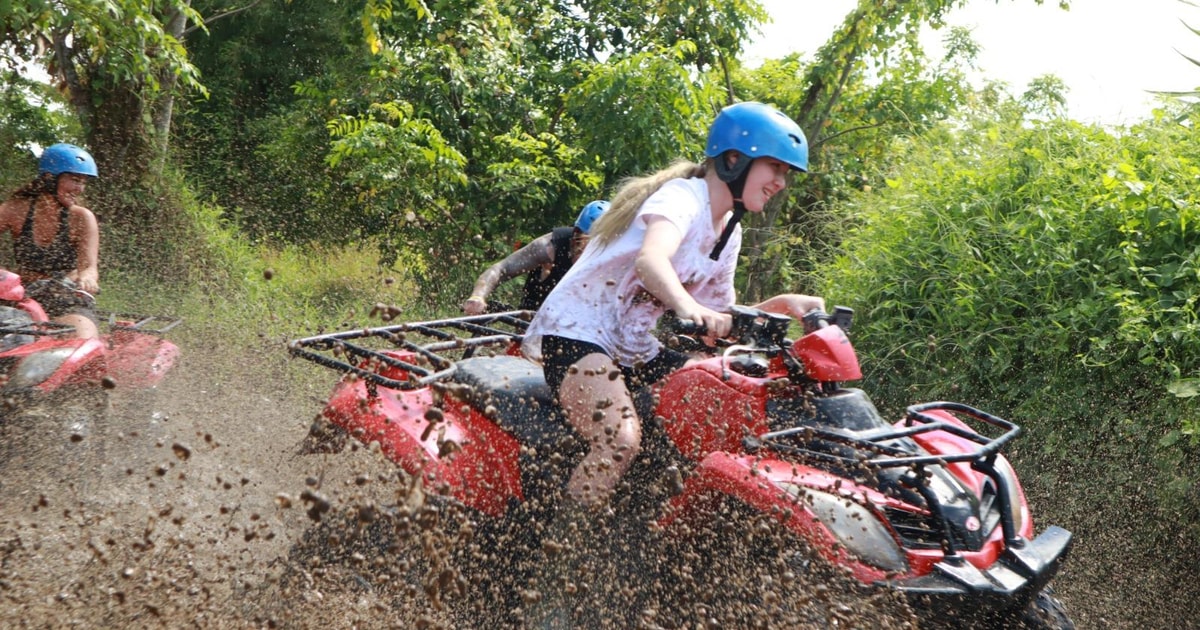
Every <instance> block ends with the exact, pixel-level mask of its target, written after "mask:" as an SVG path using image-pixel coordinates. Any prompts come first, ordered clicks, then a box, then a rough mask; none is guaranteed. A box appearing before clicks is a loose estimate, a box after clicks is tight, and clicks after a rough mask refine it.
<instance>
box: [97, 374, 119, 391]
mask: <svg viewBox="0 0 1200 630" xmlns="http://www.w3.org/2000/svg"><path fill="white" fill-rule="evenodd" d="M100 387H103V388H104V389H116V387H117V382H116V381H114V380H113V378H112V377H111V376H105V377H104V378H102V379H100Z"/></svg>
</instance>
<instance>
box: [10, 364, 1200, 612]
mask: <svg viewBox="0 0 1200 630" xmlns="http://www.w3.org/2000/svg"><path fill="white" fill-rule="evenodd" d="M210 354H211V355H214V356H239V357H249V356H253V357H259V358H256V359H254V360H252V361H243V362H241V363H239V364H238V365H230V364H228V363H224V364H220V365H215V364H211V363H209V364H206V363H205V362H204V360H203V357H204V356H209V355H210ZM184 356H185V357H187V360H185V361H184V362H182V363H181V364H180V365H179V366H178V367H177V370H176V372H175V373H173V374H172V375H171V376H170V377H169V378H168V379H167V380H166V382H164V384H163V385H162V386H161V388H160V391H158V392H157V395H156V396H153V397H149V398H147V397H143V396H136V395H133V394H132V393H131V392H125V391H123V390H121V388H120V387H117V388H115V389H114V390H112V392H111V408H110V409H109V410H108V411H107V414H106V419H105V420H104V421H103V422H101V423H98V424H97V425H96V428H95V430H93V431H92V432H91V433H90V434H88V435H78V434H73V433H70V432H68V431H62V430H60V429H58V428H55V427H58V426H59V425H60V424H61V423H59V422H57V421H58V420H62V418H59V417H56V416H54V415H53V414H50V415H48V416H43V417H42V421H40V422H39V421H34V424H32V425H28V424H16V425H14V424H12V423H9V422H7V420H6V424H5V425H4V427H3V439H4V444H5V445H6V447H8V448H6V449H5V455H4V457H3V461H0V484H2V485H0V493H2V494H0V496H2V500H0V619H4V620H6V621H5V622H4V624H3V625H10V624H12V625H18V624H19V625H25V626H33V627H63V626H72V625H82V626H90V627H148V626H169V627H174V626H183V625H199V626H216V627H227V626H234V627H248V626H250V627H306V628H308V627H323V628H349V627H363V626H366V627H414V628H470V627H479V628H482V627H514V628H519V627H528V626H536V625H537V624H532V623H530V619H531V616H532V615H533V614H534V613H537V612H539V611H542V610H543V609H544V607H543V606H541V605H540V602H542V601H543V600H544V598H546V597H547V594H549V593H551V592H558V593H560V594H562V593H565V594H566V596H565V597H564V598H562V601H565V602H567V604H566V605H565V607H564V608H566V612H565V613H562V612H561V611H560V612H559V613H558V615H559V616H558V618H559V619H567V620H569V621H570V622H572V623H574V624H577V627H613V628H633V627H640V628H685V627H686V628H704V627H747V628H751V627H800V628H828V627H876V628H911V627H915V626H916V622H915V621H914V619H913V617H912V614H911V613H910V612H909V611H908V610H906V609H905V608H904V606H903V605H901V604H900V603H899V602H897V601H895V600H894V599H893V598H891V597H889V596H887V595H886V594H881V593H879V592H876V591H871V590H865V589H863V588H862V587H860V586H858V585H857V584H856V583H854V582H853V581H851V580H849V579H847V578H846V576H843V575H840V574H838V572H837V571H834V570H829V569H826V568H824V567H822V566H821V565H820V564H819V563H817V562H815V561H813V560H812V558H810V557H809V555H808V554H805V553H803V552H802V551H797V550H798V549H801V548H802V547H798V546H797V545H796V544H795V541H791V540H787V539H786V537H785V536H783V535H782V534H780V532H779V531H778V530H777V529H775V528H773V527H772V526H771V524H770V523H767V522H764V521H762V520H760V519H756V518H754V516H753V515H752V514H747V513H746V512H744V511H742V510H739V509H738V507H737V506H736V505H729V506H722V507H721V509H720V510H719V511H718V512H717V513H715V514H714V518H713V522H712V525H711V526H710V527H709V528H707V530H706V531H700V532H697V534H698V535H697V536H695V537H694V538H693V539H692V540H691V541H690V542H689V543H687V544H682V543H680V542H678V541H675V540H670V539H666V538H664V537H662V536H661V535H659V533H658V532H656V531H655V530H654V528H653V527H652V526H651V525H650V524H649V522H648V521H649V519H647V518H645V515H644V514H639V513H638V511H637V510H636V509H633V508H632V507H629V506H622V504H621V503H620V502H618V505H617V508H616V510H615V513H614V514H613V515H612V516H611V517H609V518H607V519H605V522H606V526H605V527H600V528H598V529H597V530H596V531H593V532H590V533H589V535H588V536H586V537H580V538H579V539H578V540H576V541H573V542H572V545H571V547H572V548H571V549H568V550H566V551H568V552H570V555H572V556H573V557H575V558H576V560H574V561H571V562H567V563H566V564H564V563H563V562H562V561H560V554H561V553H563V550H553V549H548V548H546V546H544V545H543V544H542V542H541V541H542V539H543V536H542V534H543V533H544V532H545V530H546V528H548V527H550V525H551V524H550V523H549V522H546V521H545V519H544V518H543V517H541V516H540V515H538V514H536V513H535V511H534V508H535V507H537V506H531V507H530V510H531V511H530V512H529V513H527V514H523V515H522V516H521V517H518V518H515V519H512V520H511V522H508V523H488V522H484V521H481V520H480V519H479V518H478V517H476V516H474V515H469V514H466V513H464V512H463V511H462V510H461V509H459V508H457V507H456V506H454V505H452V504H447V503H444V502H441V501H438V500H437V499H436V497H435V496H433V495H434V493H432V492H429V491H428V490H427V489H424V488H421V487H420V486H419V485H417V484H415V483H413V481H412V480H411V479H408V478H406V477H404V476H403V475H401V474H400V473H399V472H398V471H397V470H396V469H395V467H394V466H392V465H391V464H389V463H388V462H387V461H386V460H385V459H384V458H383V457H382V456H381V455H380V454H379V453H378V452H375V451H373V450H372V449H370V448H364V447H354V446H351V447H350V448H347V449H346V450H345V451H343V452H341V453H337V454H316V455H307V456H301V455H299V454H298V450H299V445H300V444H301V443H302V441H303V440H304V438H305V436H306V434H307V430H308V425H309V422H310V420H311V419H312V417H313V415H314V414H315V413H316V411H317V410H318V409H319V408H320V401H321V400H322V399H323V396H324V395H325V394H327V392H328V386H329V385H330V384H329V383H328V382H325V381H320V380H318V379H316V378H310V377H309V376H307V375H305V374H303V373H302V372H300V371H297V370H296V369H294V366H292V365H291V364H289V363H288V361H287V359H286V358H284V357H285V353H284V351H283V349H282V348H275V347H273V346H271V344H264V345H263V347H259V348H250V349H246V348H236V349H235V348H213V347H208V348H204V349H192V348H184ZM322 376H323V375H322ZM9 417H11V416H6V419H7V418H9ZM14 432H15V433H14ZM1027 484H1029V485H1030V491H1031V497H1032V498H1033V500H1035V501H1036V502H1038V503H1040V504H1041V505H1037V506H1036V509H1037V510H1038V511H1039V513H1044V514H1045V516H1044V519H1052V520H1053V521H1054V522H1057V523H1061V524H1063V525H1064V526H1066V527H1068V528H1072V529H1076V530H1077V534H1078V535H1079V536H1080V544H1079V547H1078V548H1077V551H1076V553H1075V555H1074V556H1073V557H1072V558H1071V559H1070V560H1069V561H1068V563H1067V566H1066V567H1065V569H1064V571H1063V573H1062V575H1061V576H1060V579H1059V580H1058V581H1057V584H1058V586H1057V590H1058V594H1059V596H1060V597H1061V598H1062V599H1063V600H1064V601H1066V603H1067V605H1068V607H1069V609H1070V610H1071V611H1072V614H1073V615H1076V617H1077V619H1078V620H1080V627H1104V628H1136V627H1151V625H1152V624H1150V625H1147V624H1146V623H1145V620H1146V619H1151V618H1157V619H1160V620H1161V616H1158V617H1150V616H1149V615H1152V614H1158V615H1161V613H1162V610H1161V607H1159V608H1158V610H1155V606H1154V605H1153V601H1158V602H1160V603H1161V601H1163V597H1165V596H1166V595H1164V592H1168V591H1169V589H1170V588H1172V587H1171V586H1170V585H1171V584H1174V585H1176V586H1174V587H1173V588H1175V589H1176V590H1178V591H1179V593H1177V594H1176V596H1172V600H1173V601H1177V602H1183V603H1182V604H1181V609H1180V611H1179V614H1180V615H1181V616H1178V617H1176V618H1175V619H1174V620H1172V621H1171V625H1172V626H1175V627H1196V625H1197V622H1196V619H1197V617H1196V616H1194V614H1195V612H1196V611H1195V610H1194V608H1195V605H1194V604H1189V603H1186V602H1189V601H1190V599H1189V598H1184V595H1185V593H1184V592H1183V591H1184V590H1185V587H1184V586H1183V585H1186V584H1189V583H1191V582H1190V581H1189V578H1188V576H1189V575H1192V576H1193V577H1194V567H1191V568H1190V569H1189V567H1180V566H1179V565H1178V563H1174V564H1172V563H1161V562H1157V561H1156V560H1155V558H1156V557H1157V556H1156V555H1155V554H1154V553H1151V551H1152V550H1147V549H1133V550H1128V551H1130V552H1131V553H1129V554H1126V555H1125V559H1126V564H1124V566H1123V567H1122V570H1121V571H1120V572H1118V573H1119V574H1120V575H1126V574H1128V575H1130V576H1135V575H1136V576H1141V577H1140V578H1139V579H1140V580H1149V582H1148V583H1153V584H1156V585H1158V586H1159V587H1161V588H1162V589H1166V590H1160V591H1159V592H1158V594H1157V597H1149V596H1148V595H1147V594H1146V593H1143V592H1140V591H1139V590H1138V588H1137V587H1133V588H1130V589H1113V588H1112V587H1111V579H1110V576H1108V575H1101V574H1100V572H1098V571H1096V570H1092V567H1104V566H1109V565H1110V564H1111V563H1107V562H1103V561H1102V562H1098V561H1097V558H1098V557H1102V556H1103V555H1104V554H1106V553H1109V552H1110V551H1111V550H1107V547H1105V545H1103V544H1099V540H1100V539H1099V538H1093V535H1094V532H1095V530H1096V528H1097V527H1098V523H1099V521H1098V520H1097V519H1100V518H1101V516H1102V515H1097V516H1095V517H1092V516H1085V514H1084V513H1083V512H1080V513H1075V512H1072V511H1069V510H1064V511H1063V513H1062V514H1055V513H1054V511H1053V509H1047V508H1053V507H1054V505H1055V504H1056V499H1055V498H1054V494H1055V493H1054V491H1053V490H1054V489H1053V488H1050V489H1047V488H1041V487H1039V486H1038V485H1037V484H1038V480H1037V479H1036V478H1031V479H1030V481H1028V482H1027ZM1071 490H1072V491H1073V492H1074V491H1075V490H1077V489H1076V488H1072V489H1071ZM1058 503H1059V504H1062V502H1058ZM1063 505H1065V504H1063ZM1071 505H1076V504H1075V503H1072V504H1071ZM1047 522H1049V521H1047ZM1089 539H1091V540H1096V541H1098V542H1096V543H1094V544H1093V543H1089ZM579 558H583V560H579ZM562 566H566V567H567V569H568V570H567V571H562V572H555V570H554V568H555V567H562ZM1188 570H1191V571H1192V573H1191V574H1189V573H1187V571H1188ZM1188 606H1191V608H1188ZM14 620H20V621H14Z"/></svg>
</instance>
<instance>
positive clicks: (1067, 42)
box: [746, 0, 1200, 124]
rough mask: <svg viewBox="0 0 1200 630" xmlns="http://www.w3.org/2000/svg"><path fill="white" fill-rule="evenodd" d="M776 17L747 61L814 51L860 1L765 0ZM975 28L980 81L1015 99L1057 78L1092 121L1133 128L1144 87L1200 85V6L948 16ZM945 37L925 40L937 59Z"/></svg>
mask: <svg viewBox="0 0 1200 630" xmlns="http://www.w3.org/2000/svg"><path fill="white" fill-rule="evenodd" d="M759 1H760V2H761V3H762V4H763V6H764V7H766V9H767V11H768V12H769V13H770V14H771V16H772V19H773V20H774V21H773V22H772V23H770V24H766V25H764V26H763V34H762V36H761V37H759V38H758V39H757V40H756V41H755V42H754V43H753V44H752V45H751V46H750V47H749V48H748V50H747V54H746V60H747V61H748V62H749V63H752V64H753V63H757V62H759V61H761V60H762V59H769V58H778V57H782V56H784V55H786V54H788V53H790V52H803V53H806V54H808V55H812V54H813V53H815V52H816V50H817V48H819V47H820V46H821V44H823V43H825V41H826V40H827V39H828V38H829V36H830V34H831V33H832V32H833V29H834V28H835V27H836V26H838V25H839V24H841V22H842V20H843V19H844V18H845V17H846V14H847V13H849V12H850V10H851V9H853V8H854V6H856V5H857V0H759ZM947 22H948V23H949V24H950V25H954V26H964V27H967V28H969V29H972V32H973V36H974V38H975V41H976V42H978V43H979V45H980V46H981V47H982V49H983V50H982V51H981V52H980V56H979V59H978V65H979V67H980V71H981V73H982V74H983V76H985V77H987V78H988V79H993V80H1001V81H1004V82H1006V83H1008V84H1009V86H1010V88H1011V91H1012V92H1013V93H1014V94H1016V95H1019V94H1020V93H1021V92H1023V91H1024V89H1025V86H1026V85H1027V84H1028V82H1029V80H1030V79H1033V78H1034V77H1037V76H1041V75H1043V74H1054V75H1057V76H1058V77H1059V78H1060V79H1062V80H1063V81H1064V82H1065V83H1066V84H1067V87H1068V88H1070V92H1069V93H1068V94H1067V114H1068V115H1069V116H1071V117H1072V118H1075V119H1077V120H1081V121H1086V122H1100V123H1107V124H1121V123H1131V122H1134V121H1136V120H1139V119H1141V118H1144V117H1145V116H1147V115H1149V113H1150V109H1151V108H1152V107H1153V103H1154V99H1155V97H1154V96H1153V95H1152V94H1148V93H1147V91H1153V90H1162V91H1187V90H1192V89H1195V88H1197V87H1200V66H1197V65H1195V64H1193V63H1192V62H1190V61H1188V60H1187V59H1184V58H1183V57H1182V56H1181V55H1180V52H1182V53H1184V54H1186V55H1188V56H1189V57H1192V58H1193V59H1200V35H1196V34H1195V33H1193V32H1191V31H1190V30H1189V29H1188V28H1187V26H1185V25H1184V23H1186V24H1187V25H1189V26H1192V27H1194V28H1197V29H1200V8H1197V7H1194V6H1190V5H1188V4H1186V3H1184V2H1181V1H1180V0H1072V2H1071V9H1070V10H1069V11H1063V10H1061V9H1059V8H1058V1H1057V0H1046V1H1045V2H1044V3H1043V4H1042V5H1038V4H1036V2H1034V0H970V1H969V2H968V4H967V5H966V6H965V7H963V8H961V9H957V10H955V11H952V12H951V13H950V14H949V15H948V16H947ZM943 34H944V32H928V33H926V34H925V35H924V36H923V37H924V38H925V41H926V52H927V54H928V55H929V57H930V58H931V59H933V58H936V57H937V55H938V50H939V49H940V41H941V37H942V35H943Z"/></svg>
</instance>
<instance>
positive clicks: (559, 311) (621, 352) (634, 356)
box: [522, 178, 742, 366]
mask: <svg viewBox="0 0 1200 630" xmlns="http://www.w3.org/2000/svg"><path fill="white" fill-rule="evenodd" d="M652 215H653V216H660V217H663V218H665V219H666V220H668V221H670V222H671V223H672V224H673V225H674V226H675V227H676V228H678V229H679V233H680V234H682V235H683V239H682V240H681V242H680V245H679V249H678V250H676V252H675V255H674V256H672V257H671V266H672V267H673V268H674V269H675V273H676V274H677V275H678V276H679V280H680V281H681V282H682V283H683V286H684V288H685V289H687V292H688V293H689V294H691V296H692V297H693V298H695V300H696V301H697V302H699V303H700V304H701V305H703V306H705V307H707V308H711V309H713V310H716V311H724V310H727V309H728V308H729V307H730V306H731V305H733V303H734V298H735V296H734V290H733V273H734V269H735V268H736V266H737V257H738V251H739V250H740V249H741V247H742V228H741V226H740V225H739V226H737V228H736V229H735V230H734V232H733V234H732V235H731V236H730V238H729V242H728V243H726V246H725V249H724V250H723V251H722V252H721V255H720V259H719V260H712V259H710V258H709V254H710V253H711V252H712V249H713V246H714V245H716V242H717V238H718V237H719V236H720V234H719V233H718V232H715V231H714V230H713V223H712V210H711V209H710V205H709V199H708V186H707V185H706V184H705V182H704V180H703V179H701V178H691V179H673V180H670V181H668V182H667V183H665V184H664V185H663V186H662V187H661V188H659V189H658V190H657V191H656V192H655V193H654V194H652V195H651V196H650V197H649V198H648V199H646V201H645V202H644V203H643V204H642V207H641V208H639V209H638V213H637V216H636V217H634V219H633V222H632V223H631V224H630V226H629V229H627V230H626V231H625V233H624V234H621V235H620V236H619V237H617V239H616V240H613V241H610V242H607V243H600V241H599V240H598V239H593V240H592V241H590V242H589V243H588V246H587V248H586V249H584V251H583V254H582V255H581V256H580V257H579V260H578V261H576V263H575V264H574V265H573V266H572V267H571V269H570V270H569V271H567V275H566V276H564V277H563V279H562V280H561V281H560V282H559V283H558V286H556V287H555V288H554V290H553V291H551V292H550V295H549V296H547V297H546V301H545V302H543V303H542V306H541V307H540V308H539V309H538V311H537V315H536V316H534V318H533V321H532V322H530V324H529V329H528V331H527V332H526V335H525V342H524V344H523V345H522V350H523V351H524V353H525V355H526V356H528V357H530V358H532V359H534V360H538V361H540V360H541V341H542V336H543V335H557V336H559V337H566V338H569V339H575V340H578V341H587V342H591V343H594V344H596V345H598V346H600V347H601V348H603V349H604V350H605V352H607V353H608V354H609V356H611V357H612V358H614V359H616V360H617V362H618V363H620V364H621V365H625V366H635V365H637V364H639V363H642V362H647V361H650V360H651V359H653V358H654V357H655V356H656V355H658V352H659V350H660V349H661V348H662V344H661V343H660V342H659V341H658V340H657V339H656V338H655V337H654V335H653V332H652V331H653V328H654V326H655V325H656V324H657V322H658V318H659V316H660V315H662V314H663V312H664V311H665V310H666V308H665V307H664V306H663V304H662V303H661V302H659V300H658V299H657V298H655V297H654V296H652V295H651V294H650V292H649V291H647V290H646V289H645V286H644V285H643V284H642V281H641V280H640V279H638V277H637V273H636V272H635V271H634V261H635V259H636V258H637V254H638V251H640V250H641V248H642V241H643V240H644V238H645V235H646V225H647V224H646V217H648V216H652ZM725 220H726V221H728V220H729V215H728V214H727V215H726V217H725Z"/></svg>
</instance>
